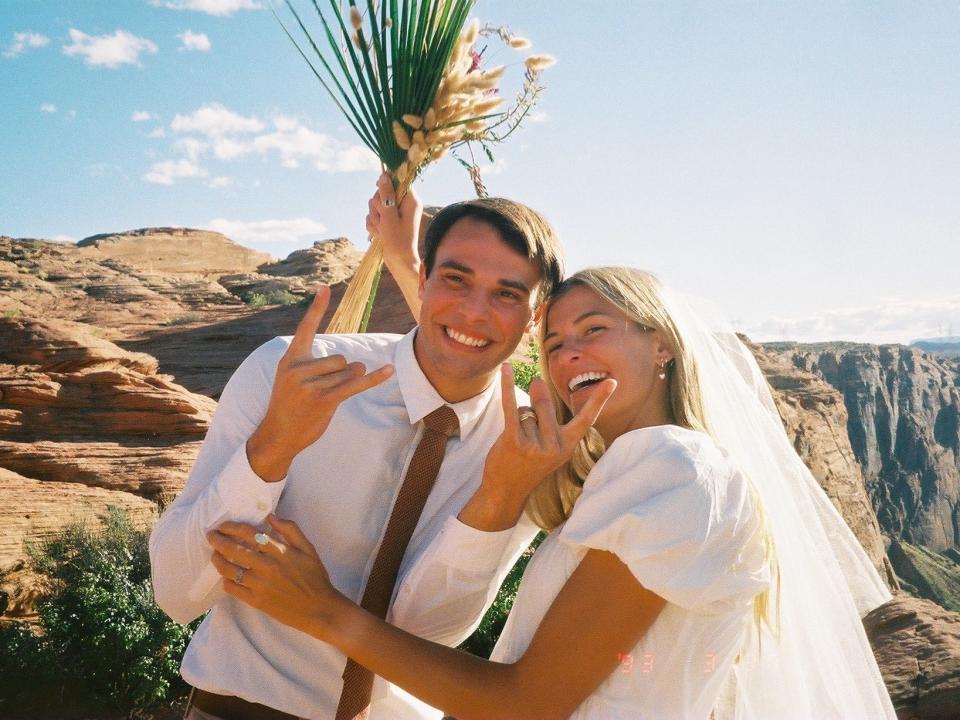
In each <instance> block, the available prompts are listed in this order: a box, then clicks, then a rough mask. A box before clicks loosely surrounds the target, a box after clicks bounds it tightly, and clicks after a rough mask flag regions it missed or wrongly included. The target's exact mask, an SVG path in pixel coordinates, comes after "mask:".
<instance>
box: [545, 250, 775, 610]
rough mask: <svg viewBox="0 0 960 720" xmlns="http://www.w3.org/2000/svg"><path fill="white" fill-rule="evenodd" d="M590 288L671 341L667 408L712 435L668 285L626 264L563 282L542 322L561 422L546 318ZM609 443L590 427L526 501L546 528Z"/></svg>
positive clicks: (769, 546)
mask: <svg viewBox="0 0 960 720" xmlns="http://www.w3.org/2000/svg"><path fill="white" fill-rule="evenodd" d="M576 287H585V288H587V289H589V290H592V291H593V292H595V293H596V294H597V295H599V296H600V297H601V298H603V299H604V300H606V301H607V302H609V303H610V304H611V305H613V306H614V307H615V308H617V309H618V310H619V311H620V312H622V313H623V314H624V315H625V316H626V317H627V319H628V320H630V321H631V322H634V323H636V324H637V325H641V326H643V327H646V328H650V329H653V330H657V331H659V332H660V335H661V337H662V339H663V340H664V341H665V342H666V343H667V344H668V346H669V348H670V351H671V354H672V355H673V359H672V360H671V361H670V362H669V363H668V364H667V365H666V366H664V371H665V372H666V376H667V377H666V380H665V381H666V383H667V410H668V412H669V417H670V421H671V422H672V423H673V424H675V425H678V426H680V427H684V428H687V429H689V430H697V431H699V432H703V433H706V434H708V435H712V433H711V432H710V428H709V426H708V423H707V418H706V413H705V412H704V407H703V393H702V392H701V388H700V379H699V376H698V373H697V364H696V360H695V358H694V357H693V355H692V354H691V353H689V352H687V351H686V347H685V346H684V341H683V338H682V337H681V335H680V333H679V331H678V329H677V325H676V323H675V321H674V319H673V318H672V317H671V316H670V314H669V313H668V312H667V309H666V303H664V300H663V285H662V284H661V283H660V281H659V280H658V279H657V278H656V276H654V275H652V274H650V273H648V272H645V271H643V270H636V269H634V268H621V267H600V268H590V269H588V270H581V271H580V272H578V273H576V274H574V275H571V276H570V277H569V278H567V279H566V280H564V281H563V282H562V283H560V284H559V285H558V286H557V287H556V289H555V290H554V292H553V295H551V297H550V299H549V301H548V304H547V307H546V311H545V312H544V315H543V320H542V322H541V323H540V328H539V335H540V347H541V352H540V372H541V375H542V377H543V379H544V380H545V381H546V383H547V387H548V388H549V389H550V395H551V396H552V398H553V403H554V407H556V410H557V417H558V419H559V421H560V422H562V423H567V422H569V421H570V419H571V417H572V414H571V412H570V410H569V409H568V408H567V406H566V405H564V404H563V402H562V400H561V399H560V396H559V394H558V393H557V389H556V388H555V387H554V385H553V383H552V382H550V358H549V356H548V354H547V353H546V352H544V351H543V350H542V349H543V342H544V336H545V335H546V332H547V329H548V327H547V319H548V316H549V312H550V306H551V305H552V304H553V303H554V302H555V301H556V300H557V299H558V298H561V297H563V296H564V295H565V294H567V293H568V292H570V290H572V289H573V288H576ZM605 450H606V447H605V445H604V442H603V438H601V437H600V433H598V432H597V431H596V430H595V429H594V428H590V430H589V431H588V432H587V434H586V436H584V438H583V439H582V440H581V441H580V443H579V444H578V446H577V448H576V450H575V451H574V453H573V457H572V458H571V459H570V461H569V462H567V463H566V464H564V465H562V466H561V467H560V468H558V469H557V470H556V471H554V472H553V473H552V474H551V475H550V476H549V477H547V478H546V479H545V480H544V481H543V482H542V483H541V484H540V485H539V486H538V487H537V488H536V489H535V490H534V491H533V492H532V493H531V494H530V498H529V500H528V501H527V513H528V514H529V516H530V517H531V518H532V519H533V521H534V522H536V523H537V524H538V525H539V526H540V527H541V528H543V529H544V530H547V531H549V530H553V529H554V528H556V527H558V526H559V525H560V524H561V523H563V522H564V521H565V520H566V519H567V518H568V517H569V516H570V513H571V512H572V511H573V506H574V504H575V503H576V501H577V498H579V497H580V493H581V492H582V490H583V483H584V481H585V480H586V478H587V475H589V473H590V470H591V468H593V466H594V464H595V463H596V462H597V460H599V459H600V456H601V455H603V453H604V451H605ZM750 492H751V495H752V499H753V501H754V506H755V508H756V509H757V513H758V516H759V519H760V523H759V527H760V530H759V532H761V533H762V534H763V545H764V553H765V556H766V559H767V562H768V563H770V566H771V569H772V570H773V571H774V572H775V573H776V559H775V553H774V548H773V542H772V538H771V536H770V533H769V532H768V530H767V527H766V518H765V515H764V511H763V507H762V504H761V503H760V500H759V497H758V496H757V493H756V491H755V489H754V488H753V484H752V483H750ZM768 602H769V592H764V593H762V594H761V595H759V596H758V597H757V599H756V600H755V601H754V619H755V621H756V623H757V625H758V628H759V625H760V623H762V622H764V621H766V622H767V623H768V624H770V623H769V618H768V617H767V610H768Z"/></svg>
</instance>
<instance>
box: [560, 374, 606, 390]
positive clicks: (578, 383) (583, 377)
mask: <svg viewBox="0 0 960 720" xmlns="http://www.w3.org/2000/svg"><path fill="white" fill-rule="evenodd" d="M605 377H607V373H604V372H586V373H580V374H579V375H577V376H576V377H575V378H573V379H572V380H571V381H570V382H569V383H568V384H567V388H568V389H569V390H570V392H575V391H577V390H579V389H580V388H582V387H586V386H587V385H593V384H594V383H597V382H600V381H601V380H603V379H604V378H605Z"/></svg>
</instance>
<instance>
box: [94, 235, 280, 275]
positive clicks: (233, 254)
mask: <svg viewBox="0 0 960 720" xmlns="http://www.w3.org/2000/svg"><path fill="white" fill-rule="evenodd" d="M77 247H78V248H80V249H81V251H82V252H83V253H85V254H87V255H89V256H91V257H94V258H97V259H101V258H115V259H117V260H122V261H123V262H124V263H126V264H128V265H132V266H133V267H137V268H141V269H142V270H146V271H148V272H158V273H174V274H178V275H183V274H197V275H203V276H218V275H224V274H226V273H229V272H238V271H240V272H242V271H245V270H256V269H257V268H258V267H259V266H260V265H263V264H264V263H269V262H272V261H273V257H272V256H270V255H268V254H266V253H260V252H256V251H254V250H250V249H249V248H245V247H243V246H242V245H237V244H236V243H235V242H233V241H232V240H229V239H228V238H227V237H226V236H224V235H221V234H220V233H218V232H212V231H210V230H193V229H190V228H141V229H139V230H128V231H126V232H121V233H104V234H100V235H91V236H90V237H87V238H84V239H83V240H81V241H80V242H78V243H77Z"/></svg>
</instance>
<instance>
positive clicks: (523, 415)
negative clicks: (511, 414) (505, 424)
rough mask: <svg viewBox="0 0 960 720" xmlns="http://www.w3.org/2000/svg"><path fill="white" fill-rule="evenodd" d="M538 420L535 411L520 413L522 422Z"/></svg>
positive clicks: (522, 411)
mask: <svg viewBox="0 0 960 720" xmlns="http://www.w3.org/2000/svg"><path fill="white" fill-rule="evenodd" d="M531 419H532V420H536V419H537V414H536V413H535V412H534V411H533V410H521V411H520V422H523V421H524V420H531Z"/></svg>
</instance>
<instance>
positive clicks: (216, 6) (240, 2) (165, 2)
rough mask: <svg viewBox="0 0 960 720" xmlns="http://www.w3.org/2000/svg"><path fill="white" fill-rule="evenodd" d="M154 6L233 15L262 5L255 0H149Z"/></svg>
mask: <svg viewBox="0 0 960 720" xmlns="http://www.w3.org/2000/svg"><path fill="white" fill-rule="evenodd" d="M150 4H151V5H153V6H154V7H165V8H169V9H170V10H195V11H196V12H202V13H206V14H207V15H217V16H226V15H233V13H235V12H237V11H238V10H258V9H259V8H261V7H263V6H262V5H261V4H260V3H259V2H257V0H150Z"/></svg>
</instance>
